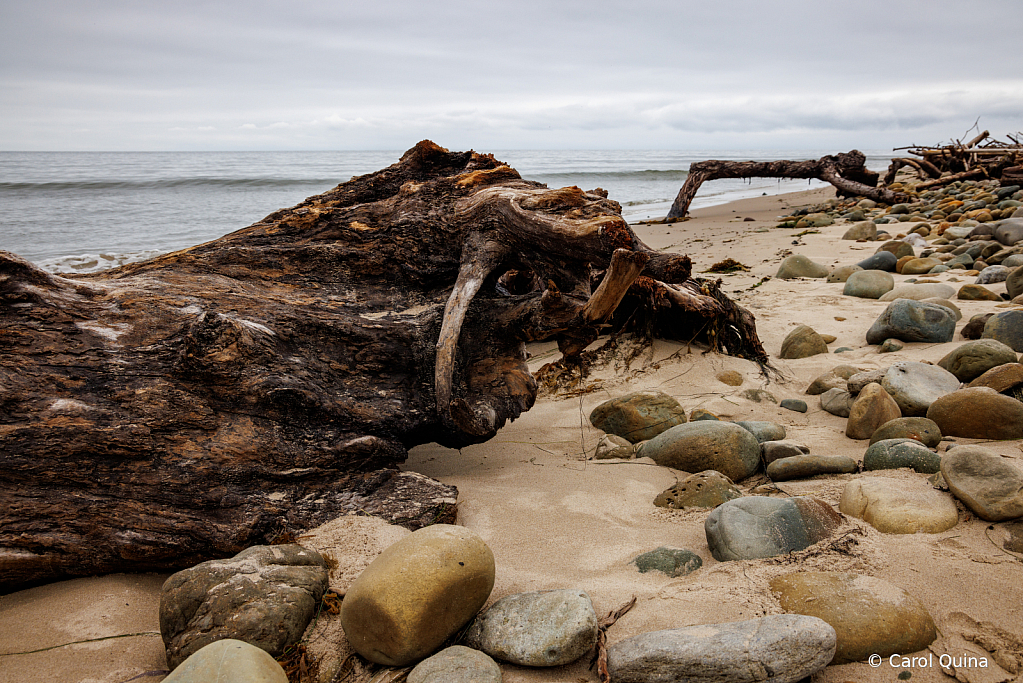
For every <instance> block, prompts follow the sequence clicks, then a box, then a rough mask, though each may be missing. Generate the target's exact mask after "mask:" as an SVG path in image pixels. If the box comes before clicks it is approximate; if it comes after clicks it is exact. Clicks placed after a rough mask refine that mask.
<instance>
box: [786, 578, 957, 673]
mask: <svg viewBox="0 0 1023 683" xmlns="http://www.w3.org/2000/svg"><path fill="white" fill-rule="evenodd" d="M771 590H772V591H774V592H775V593H776V594H777V595H778V599H779V601H780V602H781V606H782V609H784V610H785V611H786V612H794V613H796V614H803V615H807V616H814V617H818V618H819V619H822V620H824V621H825V622H827V623H828V624H829V625H831V627H832V628H834V629H835V634H836V649H835V657H834V659H833V660H832V661H831V663H832V664H847V663H849V662H861V661H865V660H866V659H867V658H868V657H870V656H871V655H875V654H876V655H878V656H879V657H881V659H882V660H884V659H885V658H887V657H889V656H891V655H893V654H911V653H913V652H919V651H920V650H923V649H925V648H926V647H927V646H928V645H930V644H931V643H932V642H934V639H935V638H937V635H938V634H937V629H936V628H935V626H934V620H933V619H932V618H931V615H930V614H928V612H927V609H926V608H925V607H924V606H923V603H921V602H920V601H919V600H917V599H916V598H914V597H913V596H912V595H910V594H909V593H907V592H906V591H904V590H903V589H901V588H899V587H898V586H895V585H893V584H891V583H888V582H887V581H883V580H881V579H877V578H874V577H872V576H862V575H859V574H851V573H845V572H796V573H793V574H786V575H783V576H779V577H777V578H775V579H772V581H771Z"/></svg>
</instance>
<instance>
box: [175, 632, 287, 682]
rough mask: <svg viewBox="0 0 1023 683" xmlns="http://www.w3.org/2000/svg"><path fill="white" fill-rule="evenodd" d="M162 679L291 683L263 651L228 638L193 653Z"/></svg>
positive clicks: (176, 680) (279, 667) (278, 665)
mask: <svg viewBox="0 0 1023 683" xmlns="http://www.w3.org/2000/svg"><path fill="white" fill-rule="evenodd" d="M163 680H164V681H166V683H288V675H287V674H285V673H284V669H282V668H281V665H280V664H278V663H277V662H276V660H274V658H273V657H271V656H270V655H269V654H267V653H266V651H264V650H262V649H261V648H258V647H256V646H255V645H249V644H248V643H246V642H244V641H241V640H235V639H234V638H225V639H223V640H217V641H214V642H212V643H210V644H209V645H206V646H205V647H203V648H201V649H199V650H197V651H196V652H194V653H193V654H192V655H190V656H189V657H188V658H187V659H185V661H183V662H182V663H181V664H180V665H178V666H177V667H175V669H174V670H173V671H171V673H170V675H169V676H167V677H166V678H164V679H163Z"/></svg>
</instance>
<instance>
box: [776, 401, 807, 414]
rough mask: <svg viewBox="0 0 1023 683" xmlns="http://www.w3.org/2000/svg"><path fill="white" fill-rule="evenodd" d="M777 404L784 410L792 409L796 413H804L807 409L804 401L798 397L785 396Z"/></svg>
mask: <svg viewBox="0 0 1023 683" xmlns="http://www.w3.org/2000/svg"><path fill="white" fill-rule="evenodd" d="M779 405H780V406H781V407H782V408H785V409H786V410H792V411H795V412H797V413H805V412H806V411H807V405H806V401H804V400H802V399H798V398H786V399H784V400H783V401H782V402H781V403H780V404H779Z"/></svg>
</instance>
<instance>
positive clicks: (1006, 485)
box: [941, 446, 1023, 522]
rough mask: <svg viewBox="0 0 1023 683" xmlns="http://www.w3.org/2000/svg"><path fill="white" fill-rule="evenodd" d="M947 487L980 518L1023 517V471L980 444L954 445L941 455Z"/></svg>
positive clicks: (990, 520) (991, 519) (997, 519)
mask: <svg viewBox="0 0 1023 683" xmlns="http://www.w3.org/2000/svg"><path fill="white" fill-rule="evenodd" d="M941 476H942V477H944V479H945V482H946V483H947V484H948V488H949V490H950V491H951V492H952V494H953V495H955V497H956V498H958V499H959V500H961V501H963V503H964V504H965V505H966V507H968V508H970V509H971V510H973V512H974V513H976V515H977V516H978V517H980V518H981V519H984V520H987V521H989V522H1001V521H1003V520H1006V519H1017V518H1019V517H1023V471H1020V470H1019V469H1018V468H1016V467H1013V466H1012V465H1010V464H1009V463H1008V462H1006V459H1005V458H1003V457H1002V456H1000V455H998V454H997V453H995V452H994V451H992V450H990V449H988V448H983V447H981V446H956V447H955V448H953V449H952V450H950V451H948V452H947V453H945V455H944V456H942V458H941Z"/></svg>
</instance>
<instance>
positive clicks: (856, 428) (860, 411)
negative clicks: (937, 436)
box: [845, 384, 1023, 439]
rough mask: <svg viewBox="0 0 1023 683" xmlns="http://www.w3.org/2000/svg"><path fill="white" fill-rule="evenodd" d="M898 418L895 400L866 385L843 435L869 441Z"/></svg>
mask: <svg viewBox="0 0 1023 683" xmlns="http://www.w3.org/2000/svg"><path fill="white" fill-rule="evenodd" d="M1021 405H1023V404H1021ZM899 417H902V411H901V410H899V404H897V403H896V402H895V399H893V398H892V397H891V396H889V395H888V392H887V391H885V390H884V388H882V387H881V385H880V384H868V385H867V386H865V387H864V388H863V391H861V392H860V393H859V395H858V396H857V397H856V400H854V401H853V404H852V406H850V408H849V419H848V420H847V421H846V426H845V435H846V436H848V437H849V438H850V439H869V438H870V437H871V436H873V435H874V432H876V431H877V428H878V427H880V426H881V425H883V424H884V423H886V422H888V421H890V420H894V419H896V418H899ZM942 432H943V433H944V430H942Z"/></svg>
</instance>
